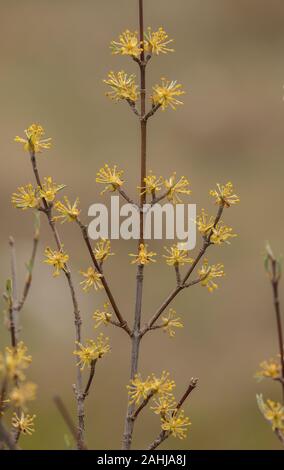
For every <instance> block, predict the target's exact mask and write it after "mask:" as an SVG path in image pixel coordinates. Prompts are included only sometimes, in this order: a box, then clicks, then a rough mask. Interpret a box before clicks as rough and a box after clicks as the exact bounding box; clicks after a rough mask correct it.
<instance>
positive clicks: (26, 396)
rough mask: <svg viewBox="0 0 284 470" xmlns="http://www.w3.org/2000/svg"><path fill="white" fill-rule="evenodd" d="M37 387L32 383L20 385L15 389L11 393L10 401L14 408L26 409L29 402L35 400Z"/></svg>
mask: <svg viewBox="0 0 284 470" xmlns="http://www.w3.org/2000/svg"><path fill="white" fill-rule="evenodd" d="M36 389H37V385H36V384H34V383H32V382H26V383H23V384H20V385H19V386H18V387H14V388H13V389H12V391H11V393H10V400H11V402H12V403H13V405H14V406H16V407H19V408H25V405H26V402H27V401H32V400H35V398H36Z"/></svg>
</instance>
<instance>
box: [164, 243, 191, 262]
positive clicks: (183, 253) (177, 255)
mask: <svg viewBox="0 0 284 470" xmlns="http://www.w3.org/2000/svg"><path fill="white" fill-rule="evenodd" d="M165 250H166V252H167V253H168V255H163V257H164V258H166V263H167V264H168V265H169V266H177V265H180V266H183V265H184V264H185V263H192V262H193V259H192V258H189V257H188V250H185V249H183V248H180V247H179V245H178V244H176V245H173V246H171V247H170V248H167V247H166V246H165Z"/></svg>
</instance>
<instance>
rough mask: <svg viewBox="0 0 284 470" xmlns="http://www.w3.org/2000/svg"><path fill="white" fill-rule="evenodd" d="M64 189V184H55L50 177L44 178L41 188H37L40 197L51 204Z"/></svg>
mask: <svg viewBox="0 0 284 470" xmlns="http://www.w3.org/2000/svg"><path fill="white" fill-rule="evenodd" d="M65 187H66V185H65V184H55V183H54V182H53V181H52V177H51V176H47V177H45V178H44V183H43V184H42V187H41V188H39V195H40V197H42V198H44V199H45V200H46V201H47V202H53V201H54V199H55V196H56V194H57V193H58V192H59V191H61V190H62V189H64V188H65Z"/></svg>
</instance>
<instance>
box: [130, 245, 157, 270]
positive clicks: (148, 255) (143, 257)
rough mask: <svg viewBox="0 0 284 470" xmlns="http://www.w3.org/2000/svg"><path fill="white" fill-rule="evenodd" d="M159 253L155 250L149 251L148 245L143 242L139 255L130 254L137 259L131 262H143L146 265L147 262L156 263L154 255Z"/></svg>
mask: <svg viewBox="0 0 284 470" xmlns="http://www.w3.org/2000/svg"><path fill="white" fill-rule="evenodd" d="M156 255H157V253H155V252H154V251H148V245H144V243H141V244H140V245H139V253H138V255H135V254H132V253H131V254H130V255H129V256H133V257H134V258H135V259H134V260H133V261H131V264H135V263H137V264H142V265H144V266H146V265H147V264H150V263H151V262H152V263H156V260H155V259H152V258H153V257H154V256H156Z"/></svg>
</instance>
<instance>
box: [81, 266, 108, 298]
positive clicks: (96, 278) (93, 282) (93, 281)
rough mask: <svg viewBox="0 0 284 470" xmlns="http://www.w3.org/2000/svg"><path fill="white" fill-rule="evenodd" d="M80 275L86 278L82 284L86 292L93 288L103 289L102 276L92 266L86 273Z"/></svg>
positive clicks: (82, 272)
mask: <svg viewBox="0 0 284 470" xmlns="http://www.w3.org/2000/svg"><path fill="white" fill-rule="evenodd" d="M80 274H82V276H84V277H85V279H84V281H82V282H80V284H81V285H82V286H83V290H84V291H85V292H88V291H89V290H90V289H91V288H92V287H93V288H94V289H95V290H98V289H102V288H103V285H102V281H101V278H102V274H100V273H98V272H97V271H95V270H94V268H93V267H92V266H90V267H89V268H88V269H87V271H86V272H84V271H80Z"/></svg>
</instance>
